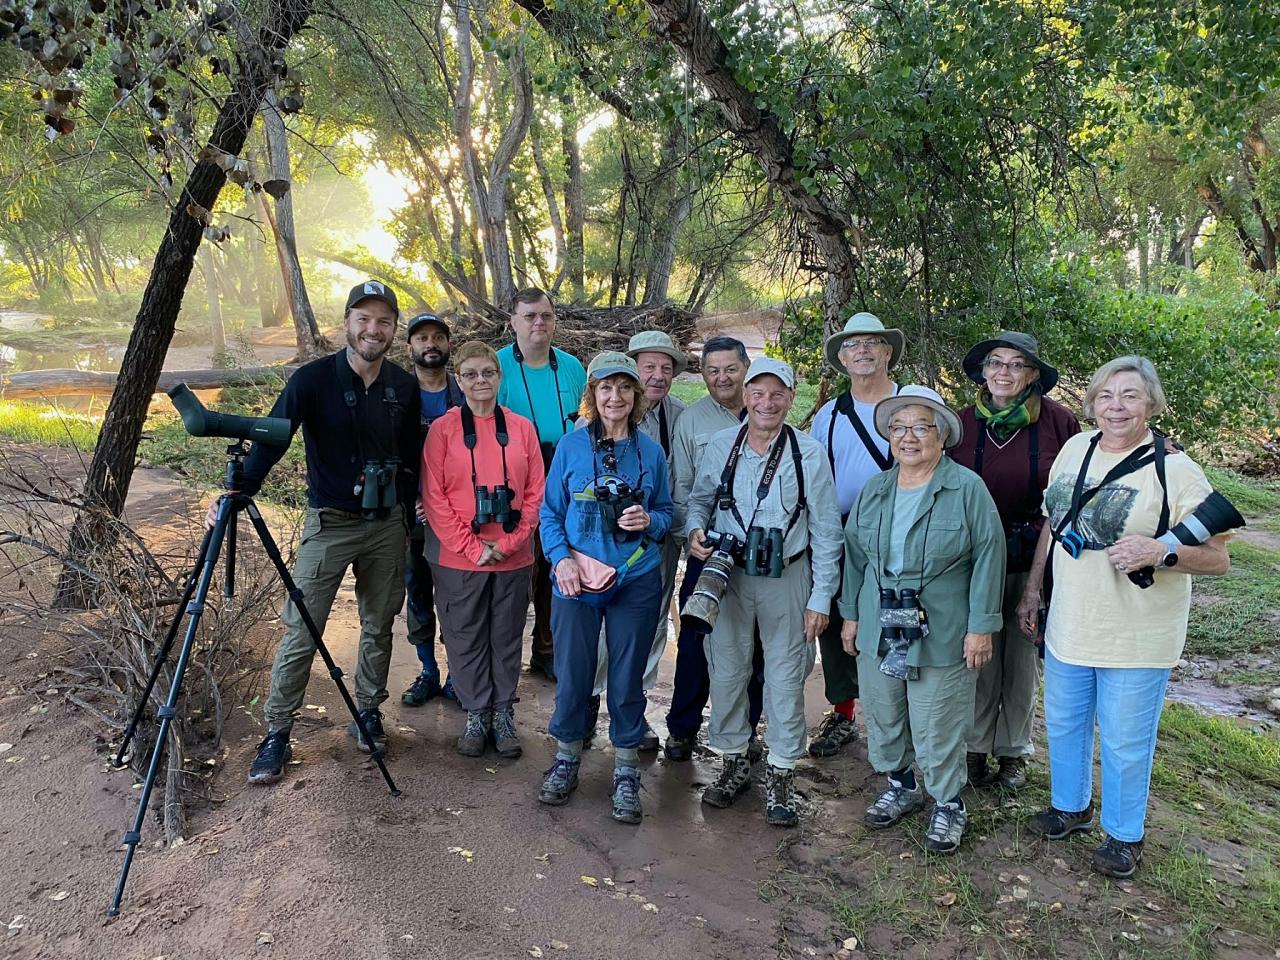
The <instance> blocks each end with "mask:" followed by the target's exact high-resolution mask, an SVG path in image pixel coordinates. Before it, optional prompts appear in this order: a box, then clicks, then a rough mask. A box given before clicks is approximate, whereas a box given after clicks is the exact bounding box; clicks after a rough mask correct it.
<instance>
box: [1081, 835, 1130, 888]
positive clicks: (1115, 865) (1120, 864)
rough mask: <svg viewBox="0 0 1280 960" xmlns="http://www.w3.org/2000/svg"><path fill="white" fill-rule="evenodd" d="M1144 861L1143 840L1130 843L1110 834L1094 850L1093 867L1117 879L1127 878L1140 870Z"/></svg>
mask: <svg viewBox="0 0 1280 960" xmlns="http://www.w3.org/2000/svg"><path fill="white" fill-rule="evenodd" d="M1141 862H1142V841H1141V840H1138V841H1137V842H1135V843H1128V842H1127V841H1124V840H1117V839H1116V838H1115V837H1113V836H1111V835H1110V834H1108V835H1107V839H1106V840H1105V841H1104V842H1103V844H1102V846H1100V847H1099V848H1098V849H1097V850H1095V851H1093V869H1095V870H1097V871H1098V872H1099V873H1101V874H1103V875H1104V876H1108V877H1115V878H1116V879H1117V880H1126V879H1128V878H1129V877H1132V876H1133V875H1134V873H1136V872H1137V870H1138V864H1140V863H1141Z"/></svg>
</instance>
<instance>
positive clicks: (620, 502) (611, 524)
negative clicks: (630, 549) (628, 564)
mask: <svg viewBox="0 0 1280 960" xmlns="http://www.w3.org/2000/svg"><path fill="white" fill-rule="evenodd" d="M592 492H593V494H594V495H595V498H596V503H597V504H599V505H600V526H601V529H603V530H604V532H605V533H608V534H612V535H613V537H614V539H616V540H626V539H628V538H634V537H638V536H640V531H638V530H623V529H622V528H621V527H619V526H618V520H619V519H621V517H622V515H623V514H624V513H625V512H626V511H627V510H628V508H630V507H634V506H640V505H641V504H643V503H644V491H643V490H638V489H633V488H632V486H631V484H629V483H627V482H625V481H621V480H620V481H617V482H616V483H597V484H596V485H595V489H594V490H593V491H592Z"/></svg>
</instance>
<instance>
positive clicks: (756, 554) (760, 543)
mask: <svg viewBox="0 0 1280 960" xmlns="http://www.w3.org/2000/svg"><path fill="white" fill-rule="evenodd" d="M742 569H743V572H744V573H745V574H746V575H747V576H748V577H769V578H771V579H774V580H776V579H778V577H780V576H782V531H781V530H780V529H778V528H777V527H769V528H768V529H767V530H766V529H765V528H764V527H752V528H751V529H750V530H748V531H747V543H746V546H745V547H744V548H743V553H742Z"/></svg>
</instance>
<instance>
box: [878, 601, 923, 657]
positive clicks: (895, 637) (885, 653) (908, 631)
mask: <svg viewBox="0 0 1280 960" xmlns="http://www.w3.org/2000/svg"><path fill="white" fill-rule="evenodd" d="M928 635H929V615H928V613H926V612H925V609H924V608H923V607H922V606H920V596H919V593H918V592H917V591H915V590H912V589H910V588H907V587H903V588H902V589H901V590H893V589H890V588H888V587H882V588H881V590H880V647H879V650H878V653H879V655H880V658H881V659H880V672H881V673H883V674H885V675H887V676H890V677H896V678H897V679H899V680H916V679H918V678H919V676H920V669H919V668H918V667H913V666H910V665H908V664H907V648H908V647H910V646H911V644H912V643H915V642H916V641H917V640H922V639H924V638H925V637H926V636H928Z"/></svg>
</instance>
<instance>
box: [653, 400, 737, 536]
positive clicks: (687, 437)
mask: <svg viewBox="0 0 1280 960" xmlns="http://www.w3.org/2000/svg"><path fill="white" fill-rule="evenodd" d="M741 414H742V411H741V410H730V409H729V408H728V407H724V406H721V405H720V403H719V402H718V401H717V400H716V399H715V397H712V396H710V395H707V396H705V397H703V398H702V399H701V400H696V401H694V402H693V403H691V404H690V405H689V406H687V407H686V408H685V410H684V412H683V413H682V414H680V422H679V423H677V424H676V431H675V435H674V436H673V437H672V440H671V447H672V449H671V477H672V479H671V499H672V500H674V501H675V504H676V515H675V520H674V521H673V522H672V524H671V529H672V530H673V531H675V533H676V534H678V535H679V536H681V537H683V536H684V524H685V516H686V513H687V510H688V504H689V494H690V493H692V492H693V481H694V476H695V474H696V473H697V470H698V463H699V461H701V460H702V452H703V451H704V450H705V449H706V448H707V444H708V443H709V442H710V440H711V438H712V437H714V436H715V435H716V434H717V433H719V432H720V431H721V430H725V429H727V428H729V427H736V426H738V425H739V424H740V422H741V419H742V417H741Z"/></svg>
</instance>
